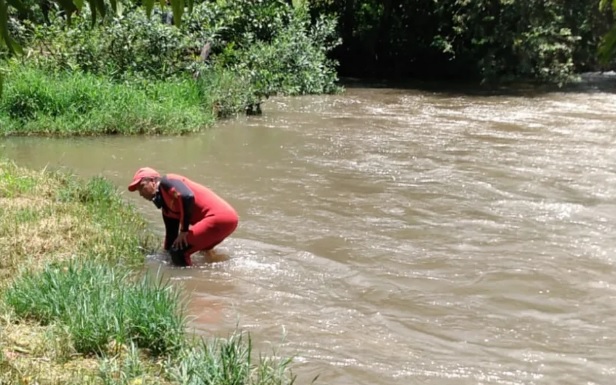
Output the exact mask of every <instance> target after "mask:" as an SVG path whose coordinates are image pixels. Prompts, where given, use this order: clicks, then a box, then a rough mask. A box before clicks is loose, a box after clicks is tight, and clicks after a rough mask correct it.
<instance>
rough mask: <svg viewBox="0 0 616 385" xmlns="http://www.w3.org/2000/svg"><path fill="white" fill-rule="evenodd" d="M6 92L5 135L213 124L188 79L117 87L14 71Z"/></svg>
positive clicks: (0, 103)
mask: <svg viewBox="0 0 616 385" xmlns="http://www.w3.org/2000/svg"><path fill="white" fill-rule="evenodd" d="M4 91H5V92H4V96H3V98H2V99H0V116H3V115H4V116H5V118H4V119H6V120H5V122H4V124H2V126H1V127H0V134H4V135H10V134H19V133H28V134H47V135H49V134H53V135H100V134H125V135H134V134H144V133H146V134H160V133H164V134H184V133H189V132H197V131H199V130H201V129H203V128H204V127H208V126H209V125H211V123H212V122H213V119H214V116H213V114H212V113H211V112H209V111H208V110H207V109H206V108H204V104H203V103H204V100H203V99H202V98H201V97H200V93H199V89H198V87H197V84H196V83H195V82H194V81H192V80H189V79H181V78H179V79H176V80H174V81H169V82H163V81H142V82H131V83H125V84H119V83H114V82H111V81H110V80H109V79H108V78H105V77H102V76H96V75H89V74H84V73H82V72H74V73H67V72H58V73H47V72H45V71H42V70H39V69H33V68H28V67H14V68H13V71H12V72H11V76H10V78H9V82H8V83H7V84H6V87H5V90H4ZM0 119H2V118H0Z"/></svg>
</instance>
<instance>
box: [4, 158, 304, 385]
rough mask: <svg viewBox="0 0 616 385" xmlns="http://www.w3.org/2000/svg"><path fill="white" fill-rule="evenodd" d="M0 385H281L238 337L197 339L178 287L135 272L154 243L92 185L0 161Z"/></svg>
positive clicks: (274, 363)
mask: <svg viewBox="0 0 616 385" xmlns="http://www.w3.org/2000/svg"><path fill="white" fill-rule="evenodd" d="M0 212H1V213H2V215H0V235H1V236H0V252H1V253H2V255H3V258H2V259H1V260H0V347H1V350H0V384H4V383H8V384H40V385H44V384H49V385H51V384H110V385H111V384H146V383H147V384H188V383H211V382H212V381H213V382H214V383H217V384H221V385H224V384H246V383H251V384H261V385H269V384H291V383H292V382H293V375H292V374H291V372H290V370H289V367H288V365H289V364H290V360H288V359H283V360H278V359H274V358H272V359H270V358H267V357H260V359H259V360H258V361H257V362H253V359H252V357H253V356H252V352H251V350H252V346H251V343H250V336H248V335H245V334H243V333H241V332H238V333H236V334H235V335H233V336H232V337H230V338H229V339H225V340H222V339H214V340H212V341H207V342H205V341H202V340H201V339H199V338H196V337H194V336H192V335H190V334H189V333H187V332H186V330H187V323H186V317H187V316H188V315H187V314H186V313H185V309H184V303H183V299H182V292H181V288H179V287H171V286H169V285H167V283H166V282H163V281H161V280H160V279H158V278H157V277H151V276H144V275H143V274H141V273H140V269H139V267H140V266H142V264H143V257H144V254H145V252H144V251H147V250H152V249H154V248H155V246H154V245H156V244H158V243H159V242H158V240H156V239H155V238H154V237H153V236H152V234H151V233H150V231H149V229H148V226H147V223H146V222H145V220H144V219H143V218H141V217H140V216H139V215H138V213H137V212H136V210H135V209H134V207H132V206H131V205H129V204H127V203H125V202H124V201H123V200H122V198H121V196H120V194H119V193H118V192H117V190H116V189H115V188H114V187H113V185H111V184H110V183H109V182H107V181H106V180H104V179H102V178H92V179H90V180H87V181H84V180H80V179H79V178H77V177H75V176H72V175H68V174H66V173H58V172H53V171H48V170H40V171H38V170H28V169H24V168H21V167H18V166H17V165H15V164H14V163H12V162H10V161H7V160H0Z"/></svg>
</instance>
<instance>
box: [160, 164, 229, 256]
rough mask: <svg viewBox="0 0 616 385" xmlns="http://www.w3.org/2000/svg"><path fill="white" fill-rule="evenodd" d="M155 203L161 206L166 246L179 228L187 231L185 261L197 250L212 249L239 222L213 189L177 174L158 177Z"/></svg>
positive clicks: (171, 241)
mask: <svg viewBox="0 0 616 385" xmlns="http://www.w3.org/2000/svg"><path fill="white" fill-rule="evenodd" d="M154 204H155V205H156V206H157V207H159V208H160V209H162V214H163V221H164V222H165V233H166V234H165V243H164V248H165V250H170V249H171V246H172V245H173V242H174V241H175V239H176V238H177V236H178V231H182V232H184V231H188V236H187V241H188V248H186V249H183V250H182V251H183V252H184V260H185V262H186V265H188V266H190V265H192V261H191V258H190V256H191V255H192V254H193V253H195V252H197V251H200V250H211V249H213V248H214V246H216V245H218V244H219V243H220V242H222V241H223V240H224V239H225V238H227V237H228V236H229V235H231V233H233V231H235V229H236V228H237V224H238V220H239V218H238V215H237V212H236V211H235V209H234V208H233V207H231V205H230V204H229V203H227V202H226V201H225V200H224V199H222V198H221V197H219V196H218V195H216V193H214V192H213V191H212V190H210V189H208V188H207V187H205V186H202V185H200V184H198V183H195V182H193V181H191V180H190V179H188V178H186V177H184V176H181V175H176V174H167V175H165V176H163V177H162V178H161V181H160V184H159V186H158V191H157V193H156V196H155V197H154Z"/></svg>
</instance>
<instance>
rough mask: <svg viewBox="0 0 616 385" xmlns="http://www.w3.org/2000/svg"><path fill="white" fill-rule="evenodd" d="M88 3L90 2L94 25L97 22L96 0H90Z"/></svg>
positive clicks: (91, 18)
mask: <svg viewBox="0 0 616 385" xmlns="http://www.w3.org/2000/svg"><path fill="white" fill-rule="evenodd" d="M88 4H90V22H91V23H92V27H94V24H96V0H88Z"/></svg>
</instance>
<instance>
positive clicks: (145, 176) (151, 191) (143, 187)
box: [128, 167, 160, 200]
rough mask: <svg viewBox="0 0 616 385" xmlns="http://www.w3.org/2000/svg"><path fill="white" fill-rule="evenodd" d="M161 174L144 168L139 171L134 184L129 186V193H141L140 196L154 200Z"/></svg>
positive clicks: (134, 177)
mask: <svg viewBox="0 0 616 385" xmlns="http://www.w3.org/2000/svg"><path fill="white" fill-rule="evenodd" d="M159 180H160V174H159V173H158V171H156V170H154V169H153V168H150V167H143V168H140V169H139V170H137V172H136V173H135V176H133V180H132V182H131V183H130V184H129V185H128V191H136V190H138V191H139V195H141V196H142V197H144V198H145V199H147V200H152V198H154V195H156V188H157V187H158V181H159Z"/></svg>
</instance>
